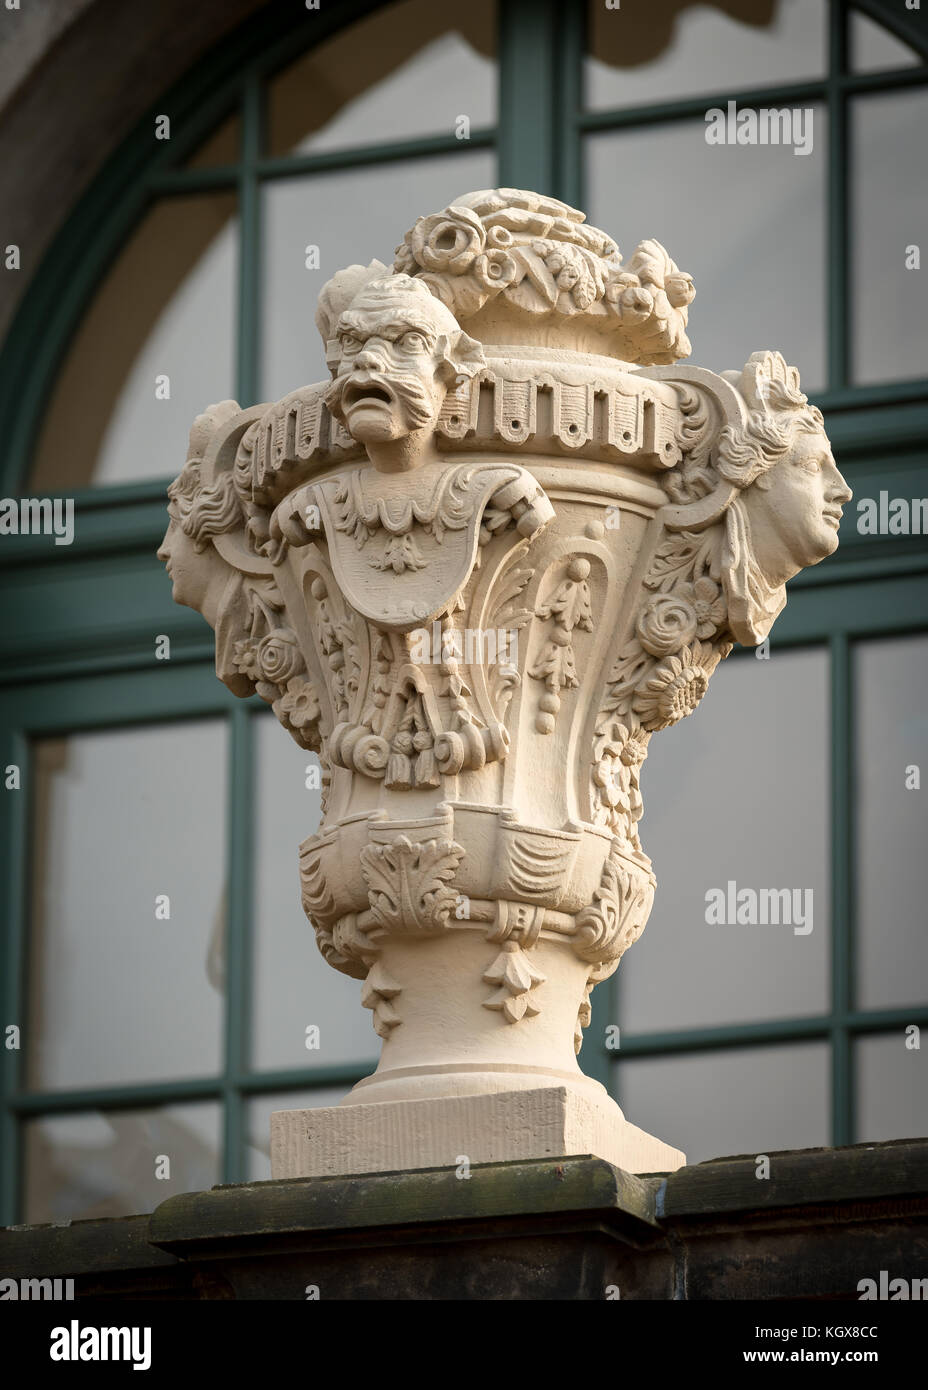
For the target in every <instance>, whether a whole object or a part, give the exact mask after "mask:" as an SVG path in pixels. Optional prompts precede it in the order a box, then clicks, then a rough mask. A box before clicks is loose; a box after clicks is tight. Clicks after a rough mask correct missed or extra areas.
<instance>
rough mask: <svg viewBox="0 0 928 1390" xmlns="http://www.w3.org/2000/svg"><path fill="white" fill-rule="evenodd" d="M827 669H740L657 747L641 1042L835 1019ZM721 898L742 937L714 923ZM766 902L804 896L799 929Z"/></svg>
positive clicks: (633, 953) (636, 1018)
mask: <svg viewBox="0 0 928 1390" xmlns="http://www.w3.org/2000/svg"><path fill="white" fill-rule="evenodd" d="M827 665H828V663H827V659H826V656H825V653H824V652H823V651H820V650H812V651H793V652H790V651H777V650H776V647H775V646H772V647H771V656H770V659H769V661H759V660H757V658H756V657H755V656H744V657H737V658H735V659H733V660H732V659H729V661H727V662H725V663H723V664H722V665H721V666H720V667H719V669H718V670H717V671H716V673H715V675H714V676H713V677H712V684H711V686H710V687H709V692H708V694H707V695H706V698H705V701H704V702H703V704H702V705H701V707H700V708H699V709H697V710H696V712H695V714H693V715H691V716H690V718H689V719H685V720H683V722H682V723H680V724H679V725H677V726H676V727H675V728H672V729H666V730H664V731H663V732H662V733H659V734H657V735H656V736H655V737H654V738H653V739H652V740H651V746H650V748H651V751H650V752H649V754H648V758H647V761H646V762H645V764H644V768H643V771H642V776H641V784H642V786H641V792H642V798H643V800H644V807H645V810H644V817H643V819H642V824H641V840H642V844H643V845H644V848H645V851H646V852H647V853H648V854H649V855H650V856H651V859H652V861H653V864H654V869H655V872H656V874H657V894H656V896H655V900H654V908H653V910H652V912H651V917H650V920H649V922H648V925H647V927H646V928H645V931H644V933H643V935H642V936H641V938H640V940H638V941H637V942H636V943H635V945H634V946H633V947H632V948H631V950H629V951H628V953H627V954H626V955H625V957H624V958H623V960H622V964H621V965H620V967H619V971H618V976H617V980H618V989H619V1000H620V1005H621V1007H620V1010H619V1018H618V1020H617V1021H618V1022H619V1023H620V1024H621V1025H622V1026H623V1027H624V1028H625V1029H627V1030H628V1031H629V1032H634V1033H639V1032H663V1031H665V1030H672V1029H677V1028H691V1027H703V1026H712V1025H714V1024H725V1023H748V1022H750V1023H754V1022H757V1021H759V1020H761V1019H765V1018H774V1017H784V1016H795V1015H800V1014H815V1013H819V1012H821V1011H823V1010H824V1009H825V1008H826V1007H827V1002H828V995H827V972H828V965H827V962H828V942H829V937H830V922H829V863H828V763H829V756H828V712H827V689H826V683H827ZM731 883H734V884H735V885H736V887H735V889H734V894H735V895H737V893H738V892H740V891H741V890H743V889H752V890H754V891H755V892H756V893H757V895H758V897H757V912H756V914H752V913H751V912H750V911H749V906H750V899H747V898H745V899H742V902H743V903H744V904H745V905H746V906H745V908H744V911H743V914H742V915H743V916H744V917H746V918H747V917H753V920H754V922H755V923H757V924H756V925H748V924H746V923H742V924H739V923H738V921H737V896H735V898H734V901H735V908H736V910H735V920H734V921H733V922H732V921H731V916H732V914H731V913H730V911H729V906H728V902H729V884H731ZM713 889H717V890H721V891H722V893H723V894H724V910H722V911H721V912H720V913H719V914H718V916H721V917H722V919H723V920H725V921H728V922H729V923H730V924H729V925H718V924H717V916H716V914H715V913H714V912H712V911H711V908H712V905H713V903H714V902H717V901H720V900H718V899H710V898H709V897H708V896H707V895H708V894H709V893H710V890H713ZM761 889H788V890H789V893H790V898H789V909H790V911H789V916H790V921H789V922H786V921H784V918H785V917H786V911H785V901H786V900H785V899H783V898H782V897H781V898H780V899H779V900H778V903H777V913H776V914H775V913H774V912H773V911H772V910H771V909H770V907H769V906H768V910H767V913H766V916H767V918H768V919H770V920H768V923H767V925H761V924H760V921H759V919H760V916H761V913H760V904H761V895H760V890H761ZM767 901H772V900H767ZM797 908H798V911H797V910H796V909H797ZM810 909H811V913H810V911H809V910H810ZM707 916H709V917H710V918H711V920H710V921H707ZM799 918H802V919H803V920H802V921H799V920H798V919H799ZM774 919H776V920H774ZM810 921H811V924H812V930H811V931H807V930H806V928H807V926H808V925H809V922H810ZM636 1123H638V1122H637V1121H636Z"/></svg>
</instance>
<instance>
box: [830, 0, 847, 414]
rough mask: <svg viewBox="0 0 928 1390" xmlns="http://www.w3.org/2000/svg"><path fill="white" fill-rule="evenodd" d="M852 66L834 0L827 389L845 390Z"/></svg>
mask: <svg viewBox="0 0 928 1390" xmlns="http://www.w3.org/2000/svg"><path fill="white" fill-rule="evenodd" d="M847 65H848V11H847V4H846V2H845V0H831V5H830V10H829V41H828V91H827V108H828V218H827V236H828V243H827V247H826V264H827V266H828V278H827V284H826V294H827V324H828V390H829V391H841V390H843V389H844V388H845V387H846V386H847V382H848V362H849V357H850V354H849V351H848V342H849V339H848V334H849V330H850V322H849V320H850V313H849V306H848V285H849V276H848V265H849V260H850V255H851V247H850V239H851V228H850V223H849V218H848V209H849V194H848V178H849V175H848V167H847V162H848V157H849V149H848V118H847V103H848V97H847V93H846V91H845V88H844V78H845V76H846V73H847Z"/></svg>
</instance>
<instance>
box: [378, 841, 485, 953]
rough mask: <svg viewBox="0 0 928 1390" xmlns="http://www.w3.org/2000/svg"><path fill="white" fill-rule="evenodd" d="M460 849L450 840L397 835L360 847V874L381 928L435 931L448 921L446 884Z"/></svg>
mask: <svg viewBox="0 0 928 1390" xmlns="http://www.w3.org/2000/svg"><path fill="white" fill-rule="evenodd" d="M463 855H464V850H463V849H462V847H461V846H460V845H459V844H456V843H455V842H454V841H453V840H445V839H437V838H436V839H431V840H421V841H413V840H410V839H409V838H408V836H406V835H397V836H396V837H395V838H394V839H393V840H391V841H390V842H389V843H388V844H369V845H365V847H364V848H363V849H362V851H361V872H362V874H363V876H364V881H365V883H366V884H367V888H368V895H369V898H370V905H371V911H372V913H373V915H374V920H375V922H376V923H377V925H378V926H380V927H383V928H385V929H387V930H392V931H399V932H413V933H423V934H429V933H435V932H439V931H441V930H442V929H443V928H444V927H445V926H447V924H448V918H449V916H450V913H451V910H452V908H453V907H454V904H455V893H454V892H453V890H452V889H451V887H450V886H449V885H450V882H451V880H452V879H453V878H454V875H455V872H456V871H457V867H458V865H459V863H460V862H461V859H462V858H463Z"/></svg>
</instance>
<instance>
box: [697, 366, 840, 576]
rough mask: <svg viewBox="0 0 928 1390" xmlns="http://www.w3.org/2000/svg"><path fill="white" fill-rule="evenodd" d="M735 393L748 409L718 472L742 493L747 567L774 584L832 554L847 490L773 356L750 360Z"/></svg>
mask: <svg viewBox="0 0 928 1390" xmlns="http://www.w3.org/2000/svg"><path fill="white" fill-rule="evenodd" d="M740 386H741V391H742V394H743V395H744V396H745V399H746V400H747V403H748V405H749V407H751V410H750V414H749V417H748V422H747V424H746V426H745V427H744V429H743V430H739V431H734V430H726V431H725V432H724V434H723V437H722V440H721V441H720V446H719V451H718V457H717V466H718V471H719V473H720V474H721V476H722V477H723V478H724V479H725V480H726V481H727V482H729V483H734V484H735V485H736V486H737V487H738V488H740V489H742V491H741V493H740V497H739V502H740V506H741V508H742V509H743V513H744V516H745V518H746V522H747V530H748V535H749V541H750V546H751V550H752V552H753V560H754V562H755V564H756V565H757V567H758V568H759V569H760V571H761V573H762V575H763V576H764V579H765V580H766V582H767V583H768V584H770V585H780V584H783V583H785V582H786V580H787V579H789V578H791V577H792V575H794V574H798V573H799V571H800V570H801V569H805V567H806V566H807V565H815V564H818V562H819V561H820V560H824V559H825V557H826V556H827V555H830V554H831V553H832V552H833V551H834V550H836V549H837V546H838V528H839V526H840V523H841V513H842V508H843V506H844V504H845V502H848V501H850V498H851V490H850V488H849V487H848V485H847V483H846V482H845V481H844V478H843V477H842V476H841V474H840V473H839V471H838V468H837V465H836V463H835V460H834V457H833V455H832V452H831V445H830V444H829V442H828V437H827V435H826V434H825V427H824V421H823V419H822V414H821V411H819V410H818V409H817V408H816V407H815V406H811V405H809V403H808V400H807V398H806V396H805V395H803V393H802V392H801V391H800V390H799V373H798V372H797V371H796V369H795V368H794V367H787V365H786V363H785V362H784V361H783V358H782V357H780V355H779V353H763V354H761V353H758V354H755V356H754V357H753V358H752V359H751V361H750V362H749V363H748V365H747V366H746V367H745V369H744V373H743V374H742V377H741V382H740Z"/></svg>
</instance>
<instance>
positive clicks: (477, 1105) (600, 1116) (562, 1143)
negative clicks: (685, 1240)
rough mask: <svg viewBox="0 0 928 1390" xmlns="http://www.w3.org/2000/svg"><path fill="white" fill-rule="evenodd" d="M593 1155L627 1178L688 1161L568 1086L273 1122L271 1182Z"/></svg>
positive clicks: (288, 1114)
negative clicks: (280, 1179)
mask: <svg viewBox="0 0 928 1390" xmlns="http://www.w3.org/2000/svg"><path fill="white" fill-rule="evenodd" d="M579 1154H592V1155H593V1156H594V1157H595V1158H604V1159H606V1160H607V1162H609V1163H613V1164H615V1165H616V1167H619V1168H623V1169H624V1170H625V1171H626V1172H627V1173H667V1172H673V1171H675V1170H676V1169H677V1168H682V1167H683V1165H684V1164H685V1163H686V1158H685V1155H684V1154H682V1153H681V1152H680V1150H679V1149H674V1148H672V1147H671V1146H670V1145H669V1144H665V1143H663V1142H662V1140H660V1139H655V1138H654V1136H653V1135H651V1134H646V1133H645V1132H644V1130H642V1129H638V1128H637V1127H636V1126H635V1125H632V1124H629V1123H628V1121H627V1120H626V1119H625V1118H624V1116H623V1115H622V1112H621V1111H620V1110H619V1108H618V1106H617V1105H616V1104H615V1102H614V1101H612V1100H609V1099H608V1098H605V1097H604V1099H603V1101H602V1102H600V1101H597V1100H595V1099H588V1098H587V1097H585V1096H581V1095H577V1094H576V1092H574V1091H572V1090H569V1089H568V1088H567V1087H560V1086H546V1087H543V1088H539V1089H538V1090H532V1091H528V1090H526V1091H501V1092H497V1093H496V1094H489V1095H475V1096H456V1097H449V1098H446V1099H430V1100H397V1101H382V1102H380V1103H379V1104H377V1105H338V1106H332V1107H328V1108H326V1109H319V1110H278V1111H275V1113H274V1114H273V1115H272V1116H271V1176H272V1178H315V1177H339V1176H347V1175H348V1174H352V1173H385V1172H396V1171H404V1170H410V1169H416V1168H442V1167H448V1168H454V1167H457V1166H458V1165H459V1164H460V1163H462V1162H463V1160H465V1159H466V1160H467V1161H468V1162H470V1163H472V1164H473V1163H504V1162H507V1161H512V1160H517V1159H533V1158H564V1157H569V1156H574V1155H579Z"/></svg>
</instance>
